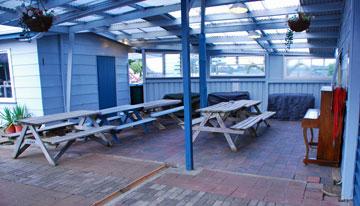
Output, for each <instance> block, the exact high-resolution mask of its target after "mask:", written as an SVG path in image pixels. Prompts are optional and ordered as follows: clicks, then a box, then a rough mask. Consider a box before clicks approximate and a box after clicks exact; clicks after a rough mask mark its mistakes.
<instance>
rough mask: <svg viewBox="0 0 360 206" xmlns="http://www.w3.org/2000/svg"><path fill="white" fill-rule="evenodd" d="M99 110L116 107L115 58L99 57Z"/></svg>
mask: <svg viewBox="0 0 360 206" xmlns="http://www.w3.org/2000/svg"><path fill="white" fill-rule="evenodd" d="M96 62H97V74H98V92H99V109H105V108H109V107H114V106H116V73H115V57H110V56H97V57H96Z"/></svg>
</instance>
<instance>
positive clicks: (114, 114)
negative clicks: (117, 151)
mask: <svg viewBox="0 0 360 206" xmlns="http://www.w3.org/2000/svg"><path fill="white" fill-rule="evenodd" d="M143 108H144V106H143V105H142V104H136V105H121V106H116V107H111V108H107V109H102V110H100V111H99V114H100V116H99V119H100V121H99V122H100V125H113V122H114V121H115V120H118V121H119V124H117V125H116V126H115V127H114V128H113V130H112V131H111V134H112V138H113V140H114V141H115V142H117V143H119V138H118V137H117V135H116V134H117V132H119V131H121V130H123V129H127V128H131V127H135V126H138V125H141V126H142V127H143V128H144V130H145V132H147V127H146V124H147V123H150V122H152V121H154V120H155V119H154V118H143V117H142V116H141V114H140V111H141V110H142V109H143ZM128 120H131V122H128Z"/></svg>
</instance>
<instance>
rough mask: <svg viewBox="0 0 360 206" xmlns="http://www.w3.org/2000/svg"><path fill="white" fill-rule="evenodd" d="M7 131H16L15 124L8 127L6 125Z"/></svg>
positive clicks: (9, 132)
mask: <svg viewBox="0 0 360 206" xmlns="http://www.w3.org/2000/svg"><path fill="white" fill-rule="evenodd" d="M5 133H7V134H12V133H15V126H14V125H9V126H8V127H6V129H5Z"/></svg>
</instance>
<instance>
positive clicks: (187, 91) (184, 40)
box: [181, 0, 194, 170]
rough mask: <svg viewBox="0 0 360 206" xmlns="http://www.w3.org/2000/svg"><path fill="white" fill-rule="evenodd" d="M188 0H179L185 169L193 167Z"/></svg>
mask: <svg viewBox="0 0 360 206" xmlns="http://www.w3.org/2000/svg"><path fill="white" fill-rule="evenodd" d="M189 5H190V4H189V1H188V0H181V45H182V55H181V65H182V71H183V88H184V127H185V129H184V132H185V164H186V169H187V170H193V169H194V158H193V144H192V125H191V121H192V120H191V119H192V118H191V78H190V45H189V43H190V41H189V10H190V6H189Z"/></svg>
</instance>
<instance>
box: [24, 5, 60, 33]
mask: <svg viewBox="0 0 360 206" xmlns="http://www.w3.org/2000/svg"><path fill="white" fill-rule="evenodd" d="M53 18H54V12H53V11H48V10H46V9H45V7H44V5H43V3H42V1H41V0H38V1H37V4H36V5H34V4H32V1H30V5H29V6H25V4H23V5H22V8H21V17H20V22H19V23H20V25H21V27H22V28H23V30H24V32H30V31H32V32H47V31H49V29H50V27H51V26H52V23H53Z"/></svg>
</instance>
